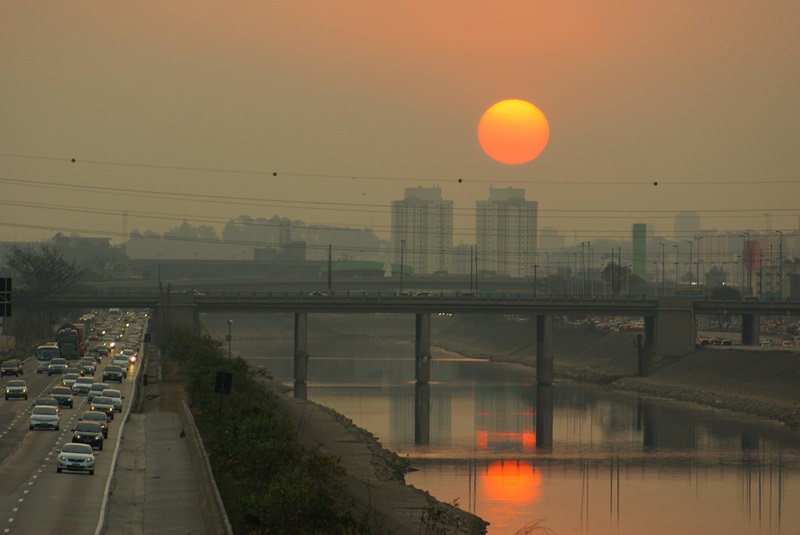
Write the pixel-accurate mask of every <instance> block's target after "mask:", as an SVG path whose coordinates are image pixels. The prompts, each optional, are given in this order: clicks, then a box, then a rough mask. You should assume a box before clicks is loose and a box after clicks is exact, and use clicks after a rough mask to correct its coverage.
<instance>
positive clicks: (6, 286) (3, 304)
mask: <svg viewBox="0 0 800 535" xmlns="http://www.w3.org/2000/svg"><path fill="white" fill-rule="evenodd" d="M0 317H3V318H10V317H11V277H5V278H0Z"/></svg>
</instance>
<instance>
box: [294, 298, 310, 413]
mask: <svg viewBox="0 0 800 535" xmlns="http://www.w3.org/2000/svg"><path fill="white" fill-rule="evenodd" d="M307 380H308V314H306V313H305V312H298V313H296V314H295V315H294V397H296V398H302V399H306V381H307Z"/></svg>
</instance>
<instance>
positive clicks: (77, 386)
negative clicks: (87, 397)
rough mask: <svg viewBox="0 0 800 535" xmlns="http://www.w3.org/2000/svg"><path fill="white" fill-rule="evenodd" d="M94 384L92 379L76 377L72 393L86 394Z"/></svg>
mask: <svg viewBox="0 0 800 535" xmlns="http://www.w3.org/2000/svg"><path fill="white" fill-rule="evenodd" d="M93 384H94V379H93V378H92V377H78V378H77V379H75V382H74V383H72V387H71V388H72V393H73V394H76V395H77V394H88V393H89V390H91V389H92V385H93Z"/></svg>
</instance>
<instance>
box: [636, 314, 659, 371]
mask: <svg viewBox="0 0 800 535" xmlns="http://www.w3.org/2000/svg"><path fill="white" fill-rule="evenodd" d="M655 340H656V318H655V316H645V317H644V336H642V335H640V334H639V335H637V336H636V345H637V351H636V356H637V359H638V361H637V362H638V371H639V373H638V375H639V377H647V376H648V375H650V374H651V373H653V372H654V371H655V346H656V344H655Z"/></svg>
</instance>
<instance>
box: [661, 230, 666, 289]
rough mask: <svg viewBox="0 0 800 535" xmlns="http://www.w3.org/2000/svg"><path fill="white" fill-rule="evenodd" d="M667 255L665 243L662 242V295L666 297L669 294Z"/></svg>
mask: <svg viewBox="0 0 800 535" xmlns="http://www.w3.org/2000/svg"><path fill="white" fill-rule="evenodd" d="M666 262H667V253H665V252H664V242H663V241H662V242H661V295H666V293H667V288H666V284H667V268H666Z"/></svg>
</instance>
